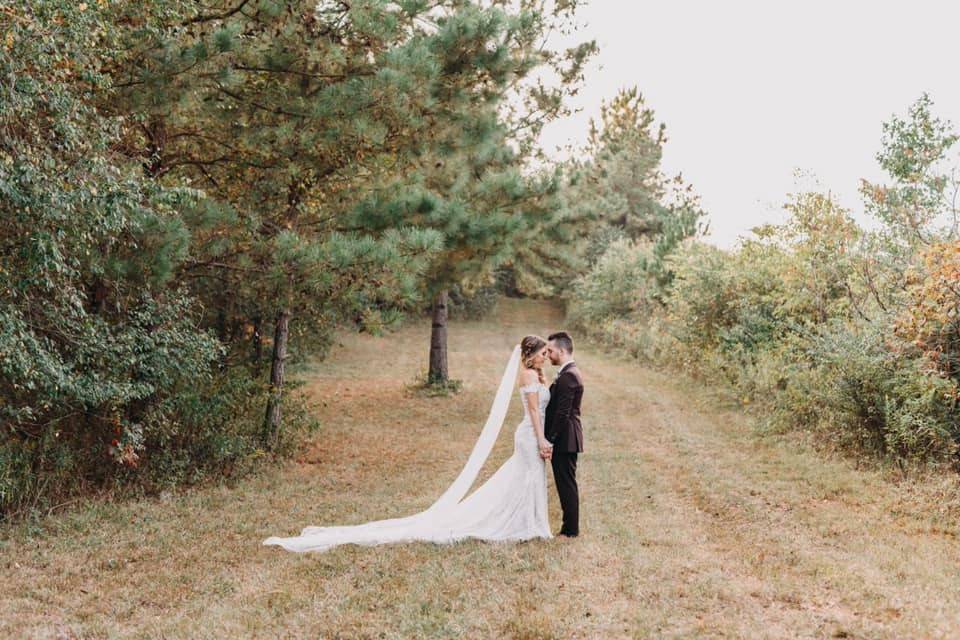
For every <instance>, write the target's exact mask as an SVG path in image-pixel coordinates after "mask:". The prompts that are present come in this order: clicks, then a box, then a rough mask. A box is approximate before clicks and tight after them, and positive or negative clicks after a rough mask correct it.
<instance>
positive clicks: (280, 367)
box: [263, 310, 290, 449]
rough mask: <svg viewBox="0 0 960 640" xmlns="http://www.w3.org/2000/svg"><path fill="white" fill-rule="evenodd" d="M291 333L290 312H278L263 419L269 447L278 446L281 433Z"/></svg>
mask: <svg viewBox="0 0 960 640" xmlns="http://www.w3.org/2000/svg"><path fill="white" fill-rule="evenodd" d="M289 334H290V312H289V311H286V310H281V311H278V312H277V320H276V326H275V327H274V330H273V364H272V365H271V367H270V398H269V399H268V400H267V415H266V417H265V418H264V421H263V443H264V445H266V447H267V448H268V449H272V448H273V447H275V446H276V444H277V441H278V440H279V435H280V396H281V393H282V392H283V372H284V363H285V361H286V359H287V336H288V335H289Z"/></svg>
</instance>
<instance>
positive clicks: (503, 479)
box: [263, 331, 583, 552]
mask: <svg viewBox="0 0 960 640" xmlns="http://www.w3.org/2000/svg"><path fill="white" fill-rule="evenodd" d="M547 360H549V361H550V363H551V364H553V365H555V366H557V367H559V373H558V374H557V378H556V380H555V381H554V382H553V384H551V385H550V386H549V387H547V385H546V378H545V376H544V374H543V365H544V364H545V363H546V361H547ZM514 384H516V385H517V386H518V387H519V391H520V398H521V400H522V401H523V414H524V415H523V420H522V421H521V422H520V424H519V425H518V426H517V429H516V431H515V432H514V437H513V442H514V450H513V455H511V456H510V457H509V458H508V459H507V460H506V462H504V463H503V464H502V465H501V466H500V468H499V469H497V470H496V471H495V472H494V474H493V475H492V476H490V478H489V479H488V480H487V481H486V482H484V483H483V484H482V485H480V486H479V487H478V488H477V489H476V490H475V491H474V492H473V493H471V494H470V495H469V496H467V492H468V491H469V490H470V487H471V486H472V485H473V482H474V481H475V480H476V478H477V476H478V475H479V473H480V469H481V468H482V467H483V463H484V462H485V461H486V459H487V457H488V456H489V455H490V452H491V450H492V449H493V445H494V444H495V442H496V439H497V435H498V434H499V433H500V429H501V427H502V426H503V422H504V420H505V418H506V414H507V409H508V407H509V404H510V397H511V396H512V395H513V392H514ZM582 397H583V379H582V378H581V377H580V372H579V370H578V369H577V366H576V364H575V363H574V362H573V340H572V339H571V338H570V335H569V334H567V333H565V332H562V331H561V332H558V333H554V334H552V335H550V337H549V338H547V340H544V339H543V338H540V337H539V336H526V337H525V338H524V339H523V340H522V341H521V343H520V344H519V345H517V346H516V348H514V350H513V354H512V355H511V357H510V361H509V363H508V364H507V368H506V371H504V374H503V377H502V378H501V380H500V386H499V388H498V390H497V394H496V396H495V397H494V401H493V406H492V407H491V409H490V414H489V416H488V417H487V422H486V424H485V425H484V427H483V430H482V431H481V432H480V437H479V438H478V439H477V442H476V444H475V445H474V447H473V451H472V452H471V453H470V457H469V458H468V460H467V463H466V465H465V466H464V467H463V469H462V470H461V472H460V475H458V476H457V478H456V480H454V482H453V484H451V485H450V487H448V488H447V490H446V491H445V492H444V493H443V495H441V496H440V498H438V499H437V500H436V502H434V503H433V504H432V505H431V506H430V507H429V508H428V509H426V510H425V511H421V512H420V513H416V514H414V515H412V516H406V517H403V518H392V519H389V520H377V521H375V522H367V523H365V524H359V525H349V526H336V527H306V528H305V529H303V530H302V531H301V533H300V535H299V536H296V537H292V538H278V537H271V538H267V539H266V540H264V541H263V544H265V545H277V546H281V547H283V548H285V549H287V550H289V551H299V552H304V551H326V550H327V549H330V548H332V547H336V546H339V545H343V544H363V545H377V544H388V543H397V542H414V541H428V542H435V543H440V544H449V543H452V542H457V541H459V540H465V539H467V538H475V539H479V540H488V541H494V542H506V541H520V540H529V539H532V538H552V537H553V535H552V534H551V533H550V522H549V518H548V516H547V477H546V460H547V459H549V460H550V463H551V466H552V467H553V477H554V484H556V486H557V493H558V494H559V496H560V506H561V509H562V511H563V525H562V527H561V528H560V531H559V534H558V535H561V536H564V537H570V538H573V537H576V536H577V535H578V534H579V532H580V526H579V525H580V522H579V512H580V498H579V491H578V487H577V454H578V453H580V452H582V451H583V430H582V428H581V425H580V401H581V398H582Z"/></svg>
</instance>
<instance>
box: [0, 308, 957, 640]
mask: <svg viewBox="0 0 960 640" xmlns="http://www.w3.org/2000/svg"><path fill="white" fill-rule="evenodd" d="M560 321H561V318H560V317H559V316H558V314H557V312H556V310H555V309H554V308H552V307H550V306H549V305H545V304H537V303H530V302H516V301H505V302H504V303H503V304H502V305H501V308H500V310H499V312H498V314H497V315H496V316H495V317H494V318H493V319H491V320H489V321H486V322H475V323H457V324H455V325H454V326H453V327H452V330H451V337H450V340H451V343H450V344H451V353H450V361H451V363H452V368H453V371H452V374H453V375H454V377H457V378H461V379H463V380H464V390H463V392H462V393H461V394H459V395H457V396H454V397H451V398H424V397H419V396H417V395H415V394H411V392H410V390H409V389H408V388H407V385H408V384H409V383H410V382H411V381H412V380H413V379H414V377H415V375H416V374H417V372H418V371H419V370H420V369H421V368H422V367H423V363H424V362H425V358H426V353H427V344H428V343H427V334H426V331H427V327H426V326H424V327H411V328H408V329H404V330H403V331H401V332H399V333H397V334H395V335H393V336H389V337H387V338H372V337H369V336H349V337H345V338H343V340H342V344H341V345H340V346H338V347H337V348H336V349H335V350H334V353H333V354H332V357H331V360H330V361H329V362H326V363H319V364H317V365H316V366H315V367H314V368H313V369H312V370H311V371H310V372H308V373H307V374H305V375H306V377H307V378H308V385H307V388H306V392H307V393H308V394H309V398H310V401H311V404H312V406H313V409H314V411H316V413H317V415H318V417H319V418H320V420H321V422H322V423H323V428H322V431H321V433H320V434H319V435H318V436H317V438H316V440H315V441H314V442H312V443H311V444H309V445H308V446H306V447H305V448H304V450H303V451H302V453H301V454H300V455H299V456H298V458H297V460H296V461H295V462H293V463H291V464H289V465H287V466H285V467H284V468H283V469H279V470H276V471H273V472H270V473H267V474H264V475H262V476H259V477H257V478H252V479H248V480H245V481H243V482H240V483H238V485H237V486H234V487H218V488H208V489H203V490H197V491H192V492H188V493H186V494H184V495H179V496H175V497H169V498H167V499H165V500H159V499H157V500H143V501H139V502H134V503H122V504H103V503H100V504H93V505H89V506H87V507H84V508H82V509H77V510H75V511H71V512H67V513H63V514H59V515H56V516H53V517H50V518H48V519H47V521H44V522H43V523H41V524H40V525H30V526H27V525H21V526H18V527H15V528H13V529H10V530H8V531H6V532H4V537H3V539H2V540H0V545H2V546H0V563H2V564H0V566H3V567H4V577H3V578H2V581H0V585H2V587H0V636H2V637H21V636H27V637H91V638H97V637H118V636H121V637H144V638H153V637H164V638H180V637H183V638H187V637H189V638H223V637H263V638H274V637H311V638H317V637H323V638H327V637H330V638H333V637H340V638H408V637H411V638H412V637H418V638H462V637H470V638H473V637H477V638H500V637H516V638H622V637H635V638H646V637H672V638H721V637H725V638H738V637H743V638H794V637H800V638H829V637H838V638H921V637H939V638H955V637H958V636H960V571H958V569H960V545H958V544H957V540H956V535H957V528H956V525H955V524H954V523H953V522H949V521H947V519H946V518H945V517H944V516H943V514H942V513H941V512H940V511H939V510H938V509H937V508H936V504H935V503H931V501H930V499H929V496H930V495H932V493H933V491H932V489H930V488H929V487H928V486H925V487H917V486H913V485H909V484H901V485H899V486H898V485H895V484H893V483H891V482H889V481H887V480H884V479H883V478H881V477H880V476H879V475H878V474H876V473H873V472H865V471H857V470H854V469H853V468H851V466H850V465H849V464H846V463H843V462H838V461H831V460H827V459H825V458H824V457H822V456H820V455H819V454H817V453H814V452H810V451H806V450H803V449H802V448H800V447H797V446H796V445H791V444H788V443H782V442H777V441H773V440H771V439H769V438H761V437H758V436H757V435H756V434H755V433H754V432H753V429H752V427H751V425H750V422H749V421H748V420H747V419H746V418H744V417H743V416H742V414H739V413H737V412H735V411H730V410H725V409H718V408H717V405H718V403H717V402H716V401H711V400H710V398H709V397H708V395H707V392H706V391H704V390H702V389H698V388H697V387H696V386H695V385H692V384H691V383H689V382H682V381H677V380H675V379H673V377H672V376H670V375H667V374H663V373H657V372H653V371H649V370H646V369H644V368H642V367H640V366H638V365H637V364H635V363H631V362H627V361H626V360H623V359H620V358H617V357H615V356H612V355H609V354H605V353H603V352H601V351H599V350H597V349H593V348H591V347H590V346H589V345H580V346H579V348H578V350H577V354H576V356H577V362H578V364H579V366H580V368H581V370H582V371H583V372H584V374H585V377H586V395H585V398H584V423H585V438H586V452H585V453H584V455H583V456H582V458H581V466H580V478H581V485H582V500H583V509H582V518H583V522H582V534H583V535H582V536H581V538H580V539H578V540H575V541H561V540H554V541H535V542H530V543H524V544H520V545H506V546H503V545H490V544H484V543H477V542H468V543H463V544H460V545H455V546H453V547H435V546H433V545H428V544H422V545H421V544H417V545H402V546H390V547H378V548H357V547H347V548H341V549H337V550H334V551H332V552H330V553H326V554H319V555H304V556H302V555H296V554H288V553H284V552H282V551H280V550H279V549H276V548H262V547H260V546H259V542H260V540H262V539H263V538H264V537H266V536H268V535H273V534H281V535H283V534H292V533H295V532H296V531H298V530H299V529H300V528H301V527H302V526H304V525H307V524H331V523H338V524H339V523H352V522H361V521H365V520H369V519H373V518H381V517H392V516H399V515H403V514H407V513H411V512H413V511H416V510H418V509H420V508H422V507H424V506H426V505H427V504H429V503H430V502H431V500H432V499H433V498H434V497H436V495H438V494H439V492H440V491H441V490H442V489H443V488H445V486H446V484H447V483H448V482H449V481H450V480H451V479H452V478H453V477H454V476H455V475H456V471H457V470H458V468H459V465H460V464H462V462H463V460H464V459H465V456H466V454H467V452H468V451H469V447H470V446H471V445H472V443H473V440H474V439H475V437H476V434H477V433H478V430H479V428H480V426H481V425H482V423H483V418H484V416H485V414H486V411H487V409H488V407H489V402H490V399H491V397H492V392H493V389H494V387H495V386H496V383H497V381H498V380H499V376H500V373H501V368H502V366H503V365H504V364H505V361H506V357H507V355H508V354H509V351H510V347H511V345H512V344H513V343H515V342H516V341H517V340H518V339H519V337H520V336H521V335H522V334H524V333H527V332H538V333H544V332H546V331H548V330H549V329H551V328H555V327H557V326H558V325H559V323H560ZM518 404H519V403H516V402H515V403H514V406H513V407H512V408H511V416H510V419H509V422H508V426H507V427H505V433H507V432H511V431H512V424H514V421H515V420H518V419H519V411H520V409H519V406H518ZM510 440H511V438H509V437H501V439H500V442H499V443H498V445H497V448H496V450H495V452H494V455H493V456H492V459H491V462H490V464H489V468H488V469H486V470H485V474H484V475H486V474H488V473H489V472H490V470H491V469H492V468H495V466H496V465H498V464H499V463H500V462H501V461H502V460H503V458H504V457H506V456H507V455H509V446H510ZM945 486H946V484H945ZM921 489H922V490H921ZM918 494H923V495H918ZM550 500H551V505H550V506H551V512H552V520H553V523H554V529H556V528H557V525H558V522H559V510H558V509H559V507H558V504H557V500H556V495H555V492H554V489H553V486H552V482H551V486H550Z"/></svg>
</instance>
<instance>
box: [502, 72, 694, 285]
mask: <svg viewBox="0 0 960 640" xmlns="http://www.w3.org/2000/svg"><path fill="white" fill-rule="evenodd" d="M666 141H667V138H666V127H665V126H664V125H663V124H660V125H659V126H657V125H655V124H654V113H653V110H652V109H650V108H648V107H647V106H646V104H645V103H644V100H643V96H642V95H640V94H639V92H638V91H637V90H636V89H630V90H626V91H621V92H620V93H619V94H618V95H617V96H616V97H615V98H614V99H613V100H612V101H610V102H609V103H605V104H604V105H603V106H602V110H601V117H600V121H599V122H596V121H591V132H590V139H589V142H588V145H587V148H586V149H585V150H584V151H585V157H586V160H584V161H573V162H571V163H570V166H568V167H567V170H566V173H565V175H564V176H563V181H562V182H561V188H560V192H559V197H560V200H561V208H560V209H559V212H558V213H557V214H555V215H554V216H552V218H551V221H550V224H549V225H544V227H543V229H544V232H543V233H542V234H541V236H542V237H541V239H540V242H541V243H542V244H540V245H538V246H536V247H533V248H531V250H529V251H528V252H526V253H525V254H523V255H521V256H520V259H519V260H518V266H517V268H518V269H519V270H520V271H521V274H522V276H521V278H519V279H520V280H521V282H522V284H523V285H524V288H526V289H528V290H531V291H533V292H538V293H539V292H544V291H554V292H556V291H561V292H563V291H566V290H567V289H568V287H570V284H571V282H572V281H573V280H575V279H576V278H577V277H578V276H579V275H580V274H582V273H583V272H584V271H586V270H587V269H588V268H590V267H591V266H593V265H594V264H595V263H596V262H597V261H599V260H600V256H601V255H602V254H603V253H604V251H606V250H607V249H608V248H609V247H610V246H611V244H612V243H614V242H615V241H616V240H618V239H620V238H628V239H630V240H632V241H634V242H642V243H644V244H646V245H648V249H647V254H648V257H647V259H646V264H645V267H644V268H645V269H646V271H647V273H648V275H649V278H650V279H651V281H652V282H653V285H652V286H650V287H649V294H650V296H651V297H652V301H654V302H658V301H659V298H658V296H659V295H660V293H661V291H662V289H663V287H666V286H667V285H669V283H670V280H671V278H672V277H673V274H672V272H671V271H670V269H669V267H668V266H667V258H668V256H669V255H670V254H671V253H672V252H673V251H675V250H676V249H677V247H679V246H680V245H681V244H683V242H684V241H685V240H687V239H688V238H692V237H695V236H697V235H698V234H700V233H701V232H702V231H704V230H705V227H704V225H703V224H702V218H703V216H704V213H703V211H702V210H701V209H700V206H699V201H698V198H697V197H696V196H695V195H694V194H693V191H692V188H691V187H690V186H689V185H686V184H685V183H684V181H683V180H682V178H681V177H680V176H676V177H669V176H667V175H665V174H664V173H663V171H662V169H661V167H660V163H661V159H662V156H663V145H664V144H665V143H666Z"/></svg>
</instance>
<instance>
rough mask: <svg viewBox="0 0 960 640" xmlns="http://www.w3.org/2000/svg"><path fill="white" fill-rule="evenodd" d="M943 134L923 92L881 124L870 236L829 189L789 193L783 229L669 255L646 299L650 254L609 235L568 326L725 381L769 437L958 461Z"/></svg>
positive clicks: (957, 349) (959, 415)
mask: <svg viewBox="0 0 960 640" xmlns="http://www.w3.org/2000/svg"><path fill="white" fill-rule="evenodd" d="M955 141H956V135H955V134H954V133H953V132H952V130H951V129H950V127H949V126H948V124H947V123H943V122H941V121H940V120H938V119H936V118H935V117H933V116H932V114H931V112H930V101H929V99H928V98H927V97H926V96H924V97H923V98H921V100H920V101H918V102H917V103H916V104H915V105H914V106H913V107H912V108H911V110H910V114H909V117H908V119H906V120H903V119H900V118H894V119H893V121H892V122H891V123H889V124H888V125H886V126H885V127H884V140H883V151H882V152H881V154H880V156H879V160H880V162H881V165H882V166H883V167H884V168H885V169H887V171H888V172H889V173H890V176H891V179H892V180H893V184H892V185H891V186H888V187H872V186H869V185H867V186H865V189H864V195H865V196H866V198H867V204H868V208H869V209H870V210H871V211H873V212H874V214H875V215H876V217H877V219H878V222H879V223H880V226H879V229H877V230H875V231H869V232H868V231H865V230H863V229H861V228H859V227H858V226H857V225H856V224H855V223H854V221H853V220H852V218H851V217H850V215H849V213H848V212H846V211H844V210H843V209H842V208H840V207H839V206H838V205H837V204H836V203H835V202H834V201H833V199H832V198H831V196H830V195H829V194H823V193H800V194H796V195H793V196H791V197H790V199H789V200H788V202H787V204H786V206H785V208H786V210H787V211H788V213H789V219H788V221H787V222H786V223H785V224H783V225H779V226H766V227H762V228H759V229H756V230H754V237H753V238H752V239H748V240H744V241H743V242H742V243H741V245H740V246H739V247H738V248H737V249H736V250H734V251H723V250H720V249H716V248H713V247H709V246H706V245H704V244H701V243H698V242H687V243H684V244H682V245H681V246H679V248H677V249H676V250H674V251H672V252H671V253H670V254H669V255H668V257H667V258H666V261H665V263H666V269H667V271H669V272H670V273H672V277H671V279H670V280H669V283H668V285H667V286H666V287H665V288H664V289H662V290H661V291H659V292H658V293H657V294H656V295H654V294H652V293H651V283H652V282H654V281H655V280H654V279H653V278H652V275H651V270H650V269H649V268H648V267H647V266H646V261H648V260H649V259H650V253H651V252H650V250H649V248H648V247H647V246H644V247H638V246H635V245H631V244H629V243H627V242H624V241H622V240H621V241H615V242H613V243H612V244H610V245H609V247H608V249H607V250H606V252H605V253H603V254H602V256H601V257H600V258H599V259H598V260H597V261H596V262H595V263H594V264H593V266H592V268H591V269H590V271H589V272H587V273H586V274H585V275H584V276H582V277H581V278H580V279H579V280H577V283H576V286H575V287H574V289H573V292H574V293H573V295H572V296H571V298H570V303H571V306H570V310H569V313H570V317H571V319H572V320H573V321H575V322H576V323H577V324H578V325H579V326H580V327H581V328H582V329H583V330H585V331H588V332H590V333H592V334H594V335H596V336H598V337H599V338H601V339H602V340H604V341H606V342H608V343H610V344H613V345H616V346H618V347H625V348H626V349H627V350H628V351H629V352H630V353H632V354H634V355H635V356H637V357H640V358H644V359H647V360H649V361H652V362H655V363H658V364H662V365H668V366H674V367H677V368H680V369H682V370H683V371H685V372H689V373H693V374H695V375H698V376H701V377H703V378H704V379H706V380H710V381H714V382H717V381H719V382H721V383H722V384H724V385H727V386H728V388H729V389H731V391H732V395H733V396H734V397H735V398H736V399H737V400H738V401H739V402H741V403H742V404H743V405H744V406H753V407H757V410H758V413H760V415H762V416H763V419H764V422H765V424H766V425H767V427H768V428H771V429H779V430H802V431H808V432H810V433H812V434H814V435H815V437H816V439H817V441H819V442H822V443H827V444H828V445H830V446H833V447H836V448H839V449H843V450H847V451H855V452H858V453H861V454H865V455H869V456H873V457H876V458H880V459H884V460H890V461H895V462H897V463H899V464H907V463H911V464H927V463H933V464H948V465H952V466H955V467H956V466H958V457H957V455H958V447H960V408H958V398H960V373H958V372H960V366H958V364H957V363H958V362H960V339H958V336H960V330H958V328H957V327H958V322H960V320H958V317H960V316H958V312H957V309H958V308H960V306H958V305H960V300H958V295H957V287H956V284H957V282H958V280H960V259H958V255H960V248H958V243H957V241H956V240H955V239H954V235H955V229H954V228H953V224H952V222H951V221H953V220H955V209H954V208H953V203H952V201H951V200H950V199H949V198H945V197H944V196H945V193H947V191H945V189H946V188H947V185H948V183H949V179H948V178H947V176H949V175H950V172H949V170H948V169H947V168H944V167H943V166H942V165H943V163H944V160H945V158H946V152H947V150H949V149H950V147H951V146H952V145H953V144H954V142H955ZM944 221H946V222H947V224H946V225H944ZM651 299H659V300H661V301H662V305H659V306H658V305H655V304H649V303H644V302H643V301H649V300H651Z"/></svg>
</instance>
